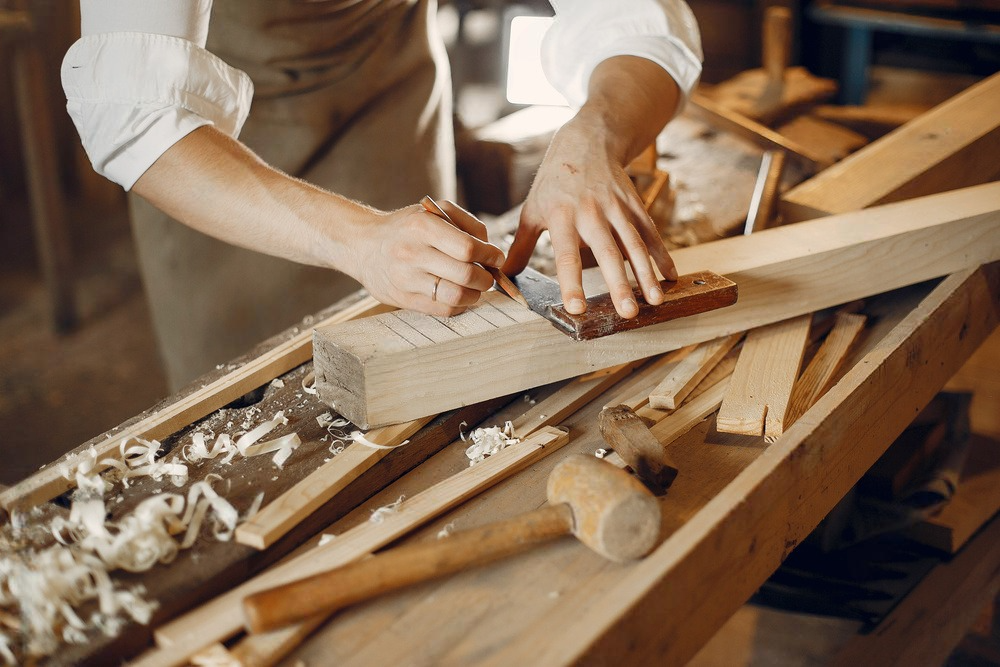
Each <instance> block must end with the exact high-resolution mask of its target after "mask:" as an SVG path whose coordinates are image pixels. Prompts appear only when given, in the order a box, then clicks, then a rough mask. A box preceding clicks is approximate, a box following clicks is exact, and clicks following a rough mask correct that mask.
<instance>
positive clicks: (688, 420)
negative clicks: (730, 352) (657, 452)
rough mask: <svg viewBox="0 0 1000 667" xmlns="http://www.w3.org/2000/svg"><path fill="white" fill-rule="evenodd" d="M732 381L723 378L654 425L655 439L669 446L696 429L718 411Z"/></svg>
mask: <svg viewBox="0 0 1000 667" xmlns="http://www.w3.org/2000/svg"><path fill="white" fill-rule="evenodd" d="M730 379H731V378H730V377H725V378H723V379H722V380H720V381H719V382H717V383H715V384H714V385H712V386H711V387H710V388H708V389H706V390H705V391H704V393H702V394H700V395H698V396H697V397H695V398H692V399H691V400H690V401H688V402H687V403H685V404H684V405H682V406H681V407H680V408H678V409H677V410H676V411H674V412H672V413H671V414H669V415H667V416H665V417H664V418H663V419H661V420H660V421H659V422H657V423H656V424H654V425H653V427H652V428H651V429H650V430H651V431H652V432H653V437H655V438H656V439H657V440H659V441H660V443H661V444H664V445H669V444H670V443H671V442H673V441H674V440H676V439H677V438H679V437H681V436H682V435H684V434H685V433H687V432H688V431H690V430H691V429H692V428H694V426H695V424H697V423H698V422H700V421H702V420H703V419H705V418H706V417H708V416H709V415H710V414H712V413H713V412H715V411H716V410H718V409H719V406H720V405H722V399H723V397H725V395H726V390H727V388H728V387H729V385H730Z"/></svg>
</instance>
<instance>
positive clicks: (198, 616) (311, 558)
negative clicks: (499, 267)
mask: <svg viewBox="0 0 1000 667" xmlns="http://www.w3.org/2000/svg"><path fill="white" fill-rule="evenodd" d="M505 298H506V297H505ZM632 368H633V365H632V364H626V365H622V366H620V367H618V368H616V369H613V370H612V371H611V372H606V373H599V374H595V375H593V376H591V377H589V378H586V379H576V380H572V381H571V382H569V383H567V385H566V386H565V387H563V388H561V389H560V390H558V391H556V393H554V394H553V395H552V396H550V397H549V398H547V399H545V400H543V401H540V402H538V403H537V404H535V405H534V406H532V407H531V408H530V409H529V410H528V411H527V412H525V413H524V414H523V415H522V416H521V417H520V418H518V419H516V420H515V423H514V427H515V433H517V434H518V435H519V436H521V437H522V438H523V440H522V442H521V443H520V444H519V445H516V446H513V447H509V448H507V449H505V450H503V451H501V452H499V453H498V454H496V455H494V456H492V457H489V458H488V459H486V460H485V461H483V462H481V463H479V464H477V465H476V466H474V467H472V468H467V469H465V470H463V471H462V472H461V473H459V474H458V475H454V476H452V477H450V478H447V479H445V480H443V481H442V482H439V483H438V484H437V485H435V486H433V487H431V488H430V489H428V490H426V491H424V492H421V493H419V494H417V495H415V496H413V497H411V498H407V499H405V500H404V501H403V502H402V503H401V504H400V506H399V508H398V509H397V511H396V512H395V513H393V514H391V515H389V516H387V517H386V518H385V520H384V521H383V522H382V523H379V524H371V523H365V524H362V525H361V526H358V527H357V529H352V531H353V532H351V533H350V534H351V537H350V538H349V539H348V535H347V533H345V534H344V535H340V536H338V537H337V538H336V540H334V541H333V542H330V543H329V544H327V545H324V546H322V547H316V548H315V549H313V550H310V551H309V552H307V553H306V554H304V555H303V556H301V557H299V558H297V559H294V560H292V561H289V562H288V563H287V564H283V565H280V566H278V567H276V568H273V569H272V570H268V571H267V572H265V573H264V574H262V575H260V576H258V577H256V578H254V579H252V580H250V581H249V582H247V583H245V584H243V585H241V586H239V587H237V588H235V589H233V590H231V591H229V592H228V593H225V594H224V595H221V596H219V597H217V598H215V599H214V600H212V601H211V602H209V603H207V604H205V605H203V606H202V607H199V608H198V609H195V610H193V611H191V612H190V613H188V614H186V615H184V616H182V617H180V618H178V619H176V620H174V621H172V622H170V623H168V624H166V625H164V626H162V627H160V628H158V629H157V630H156V632H155V636H156V640H157V643H158V644H159V645H160V646H161V647H162V648H163V649H164V650H163V651H160V652H156V651H154V652H150V653H149V654H148V655H146V656H144V658H143V660H144V662H141V663H140V664H150V665H154V664H180V662H183V661H184V660H186V659H187V658H188V657H190V656H191V655H192V654H193V653H194V652H197V651H198V650H200V649H202V648H204V647H205V646H209V645H211V644H212V643H214V642H217V641H221V640H224V639H226V638H227V637H230V636H231V635H233V634H235V633H236V632H238V631H239V628H240V624H241V612H240V608H239V605H240V601H241V600H242V597H243V595H245V594H246V593H248V592H250V591H251V587H256V586H258V585H259V586H260V588H267V587H270V586H272V585H277V583H281V582H283V581H288V580H292V579H297V578H300V577H302V576H306V575H307V574H310V573H315V572H319V571H322V570H323V569H328V568H330V567H335V566H336V565H337V564H340V563H341V561H340V560H337V559H340V558H343V556H342V555H338V554H342V553H345V551H344V550H351V549H353V550H354V551H351V553H357V554H358V555H357V556H356V557H360V556H361V555H363V554H364V553H368V552H369V551H371V550H374V549H377V548H379V547H380V546H384V545H385V544H387V543H389V542H391V541H392V540H394V539H396V538H398V537H399V536H401V535H403V534H405V533H406V532H408V531H409V530H412V529H413V528H415V527H416V526H419V525H420V524H422V523H424V522H426V521H428V520H429V519H431V518H433V517H435V516H437V515H439V514H441V513H443V512H445V511H446V510H447V509H449V508H451V507H454V506H455V505H457V504H458V503H460V502H462V501H463V500H465V499H466V498H468V497H470V496H472V495H475V494H476V493H478V492H479V491H481V490H482V489H484V488H488V487H489V486H491V485H493V484H495V483H497V482H498V481H500V480H502V479H505V478H506V477H507V476H509V475H512V474H514V473H515V472H516V471H517V470H520V469H521V468H523V467H524V466H527V465H530V464H531V463H532V462H534V461H536V460H538V459H539V458H541V457H544V456H546V455H548V454H549V453H551V452H552V451H554V450H555V449H557V448H558V447H561V446H562V445H563V444H565V439H564V435H563V434H562V433H561V432H559V431H555V430H553V429H552V428H551V427H550V425H551V424H556V423H559V422H560V421H562V420H563V419H565V418H566V416H568V415H569V414H572V412H575V411H576V410H577V409H579V407H581V406H582V405H585V404H586V403H589V402H590V401H591V400H593V399H594V398H596V397H597V396H599V395H600V394H601V393H603V392H604V391H606V390H607V389H608V388H609V387H611V386H613V385H614V384H615V383H617V382H618V381H620V380H621V379H622V378H623V377H625V376H626V375H627V374H628V373H630V372H631V371H632ZM461 444H462V443H456V446H458V445H461ZM352 544H353V545H355V546H354V547H352V546H351V545H352ZM357 545H360V546H357ZM357 549H361V550H362V551H357ZM365 549H367V551H364V550H365ZM362 552H363V553H362ZM344 562H346V561H344ZM310 568H312V569H310ZM281 577H285V578H284V579H280V578H281ZM279 579H280V580H279ZM260 588H252V590H259V589H260ZM273 639H274V638H272V640H273ZM276 644H278V645H282V642H280V641H278V642H276Z"/></svg>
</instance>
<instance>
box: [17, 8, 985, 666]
mask: <svg viewBox="0 0 1000 667" xmlns="http://www.w3.org/2000/svg"><path fill="white" fill-rule="evenodd" d="M688 1H689V4H690V5H691V7H692V9H693V10H694V12H695V14H696V15H697V17H698V19H699V23H700V27H701V31H702V39H703V45H704V51H705V70H704V76H703V83H704V84H706V85H711V84H715V83H718V82H721V81H724V80H726V79H728V78H730V77H732V76H734V75H736V74H738V73H740V72H742V71H744V70H747V69H750V68H754V67H759V66H760V61H761V56H760V53H761V19H762V16H763V14H764V11H765V8H766V7H765V5H766V4H768V3H762V2H753V1H751V0H688ZM76 4H77V3H76V2H72V1H69V0H28V1H26V2H21V3H18V2H10V1H8V2H3V1H2V0H0V461H2V463H0V484H11V483H13V482H15V481H17V480H19V479H21V478H23V477H25V476H26V475H28V474H30V473H31V472H32V471H33V470H35V469H36V468H38V467H39V466H40V465H41V464H43V463H46V462H48V461H51V460H53V459H55V458H56V457H58V456H59V455H61V454H62V453H63V452H65V451H67V450H69V449H71V448H73V447H75V446H77V445H79V444H80V443H81V442H83V441H85V440H87V439H88V438H90V437H92V436H94V435H95V434H97V433H100V432H102V431H105V430H107V429H109V428H110V427H112V426H114V425H116V424H118V423H120V422H121V421H123V420H125V419H126V418H128V417H131V416H132V415H134V414H136V413H138V412H140V411H142V410H144V409H146V408H148V407H149V406H151V405H153V404H154V403H156V402H157V401H158V400H160V399H161V398H163V397H164V396H165V395H166V394H167V386H166V382H165V379H164V376H163V373H162V371H161V369H160V365H159V360H158V357H157V352H156V347H155V342H154V339H153V333H152V328H151V326H150V319H149V310H148V306H147V304H146V301H145V299H144V296H143V291H142V286H141V283H140V279H139V273H138V269H137V265H136V257H135V254H134V251H133V247H132V242H131V238H130V232H129V225H128V220H127V217H126V210H125V199H124V194H123V193H122V192H121V190H120V189H119V188H118V187H117V186H114V185H112V184H109V183H107V182H105V181H104V180H102V179H101V178H100V177H98V176H96V175H94V174H93V172H92V171H91V169H90V165H89V163H88V162H87V160H86V157H85V156H84V155H83V152H82V149H81V148H80V145H79V140H78V138H77V136H76V133H75V131H74V130H73V128H72V125H71V123H70V121H69V118H68V117H67V115H66V113H65V112H64V110H63V96H62V90H61V87H60V85H59V77H58V70H59V63H60V61H61V59H62V55H63V53H64V52H65V50H66V49H67V48H68V46H69V45H70V44H71V43H72V42H73V41H74V39H75V33H76V31H77V30H78V21H79V19H78V12H77V8H76ZM833 4H834V3H833V2H830V1H827V0H803V1H802V2H790V3H788V4H787V5H786V6H788V7H789V9H790V10H791V11H792V15H793V25H794V27H795V30H794V40H793V42H792V63H794V64H800V65H803V66H805V67H806V68H807V69H808V70H809V71H810V72H812V73H813V74H815V75H818V76H822V77H830V78H833V79H837V80H838V82H839V84H840V93H839V94H840V96H841V98H840V101H842V102H852V103H855V104H857V103H862V102H864V103H866V104H870V105H884V106H887V107H888V106H893V107H895V108H908V109H910V112H911V113H912V114H913V115H916V114H917V113H919V112H920V111H922V110H926V109H930V108H931V107H933V106H934V105H936V104H938V103H939V102H941V101H943V100H945V99H947V98H948V97H950V96H952V95H954V94H956V93H958V92H960V91H961V90H963V89H965V88H966V87H968V86H969V85H971V84H973V83H975V82H976V81H978V80H980V79H982V78H984V77H986V76H989V75H991V74H993V73H995V72H996V71H997V70H998V69H1000V46H998V44H1000V41H998V38H997V35H998V32H997V31H1000V25H997V24H1000V10H998V7H997V3H996V2H990V1H989V0H979V1H978V2H977V1H974V0H902V1H901V0H857V1H855V2H851V6H852V7H856V8H857V7H860V8H874V9H878V10H881V11H888V12H900V16H901V17H902V18H901V20H902V21H904V22H905V20H907V17H912V16H914V15H916V16H919V17H927V18H930V19H945V20H950V19H953V18H956V17H957V18H960V19H961V21H962V22H964V25H967V26H972V27H973V28H970V29H972V30H973V34H963V33H962V32H961V30H952V29H945V28H944V27H940V26H938V28H937V29H935V28H934V25H935V24H933V23H930V24H928V25H930V26H931V27H929V28H927V29H925V30H913V31H899V30H894V29H893V27H892V26H891V25H887V24H882V26H881V29H879V30H875V31H869V32H868V33H865V31H863V30H858V29H857V28H855V29H853V30H852V29H849V28H847V27H845V24H844V23H843V22H838V21H837V20H836V15H835V14H834V13H832V12H831V11H830V9H831V5H833ZM837 4H845V5H846V4H847V3H840V2H838V3H837ZM549 13H551V12H550V10H549V8H548V3H547V2H537V1H534V2H521V3H515V2H503V1H502V0H455V1H452V2H447V1H443V2H442V6H441V8H440V12H439V18H440V24H441V29H442V31H443V34H444V35H445V37H446V39H447V42H448V47H449V51H450V53H451V56H452V75H453V80H454V85H455V93H456V125H457V127H458V128H459V132H458V137H459V141H458V146H459V163H460V164H463V163H468V162H469V159H470V158H469V157H468V154H465V155H463V150H466V149H467V150H473V149H472V148H470V143H469V142H468V141H464V140H465V139H467V138H468V137H469V136H472V135H474V133H475V132H476V131H477V130H479V129H480V128H483V127H484V126H487V125H489V124H490V123H492V122H493V121H495V120H497V119H498V118H500V117H502V116H505V115H507V114H510V113H511V112H513V111H516V110H518V109H520V108H521V106H519V105H513V104H510V103H508V102H507V101H506V98H505V92H504V79H505V75H506V55H507V54H506V52H505V43H506V37H507V30H508V28H507V26H508V25H509V22H510V19H511V18H512V17H513V16H518V15H545V14H549ZM984 26H985V27H984ZM983 35H986V37H983ZM991 35H992V37H990V36H991ZM997 113H1000V110H997ZM470 133H471V134H470ZM463 158H464V159H463ZM460 176H464V177H465V180H464V186H465V191H466V193H467V194H470V196H469V199H470V200H472V201H473V202H476V203H478V204H479V206H477V207H476V208H477V210H479V212H482V213H484V214H487V215H488V214H495V213H498V212H499V211H496V210H489V209H491V208H496V207H497V206H498V204H497V203H496V202H497V201H499V202H501V204H502V203H503V202H506V201H507V200H508V199H509V198H510V197H511V193H509V192H505V193H496V192H484V191H482V190H481V187H482V185H481V184H482V182H483V181H482V179H481V177H480V176H477V175H476V174H474V173H468V172H463V173H461V174H460ZM473 186H474V187H473ZM32 188H41V190H40V192H42V193H43V197H44V193H53V192H54V193H57V198H56V200H55V201H54V204H53V205H52V206H51V208H50V209H49V210H46V211H42V212H39V211H38V210H33V209H32V206H31V196H30V194H31V192H32ZM473 193H474V194H473ZM51 201H52V200H51V198H50V203H51ZM40 217H41V218H45V220H40V219H39V218H40ZM43 223H45V224H43ZM952 388H955V389H963V390H975V391H976V398H975V400H974V403H973V408H972V420H973V430H974V431H976V432H977V433H979V434H981V435H984V436H989V437H992V438H1000V337H998V336H997V335H996V334H994V335H993V336H992V337H991V338H990V339H989V340H988V341H987V342H986V344H984V346H983V347H982V348H981V349H980V351H979V352H978V353H977V354H976V355H975V356H974V357H973V358H972V359H971V360H970V361H969V363H968V364H967V365H966V367H965V368H964V369H963V371H962V372H961V373H960V374H959V376H958V377H957V378H956V380H955V381H953V383H952ZM793 616H794V618H793ZM792 623H795V624H797V625H795V626H794V627H796V628H797V630H796V631H794V632H789V631H788V628H789V627H792V626H791V625H790V624H792ZM843 627H844V626H843V624H841V623H839V619H829V618H824V617H819V616H802V615H792V614H788V613H785V612H777V611H769V610H766V609H762V608H759V607H758V608H754V609H752V610H748V611H747V612H746V613H743V612H741V613H740V614H738V615H737V616H736V617H734V619H733V620H732V621H730V623H729V624H728V625H727V626H726V627H725V628H724V629H723V630H722V631H721V632H720V633H719V635H718V636H717V637H716V640H715V641H713V642H712V643H710V644H709V645H708V646H706V648H705V649H704V650H703V651H702V653H701V654H700V655H699V657H698V658H697V659H696V661H695V663H696V664H699V665H723V664H726V665H731V664H822V662H823V660H822V658H823V655H824V654H825V652H826V651H827V650H829V648H830V647H831V646H833V645H835V644H836V642H838V641H842V640H843V639H844V636H843V633H844V632H845V630H843ZM852 627H853V626H852ZM850 631H851V632H853V629H851V630H850ZM755 638H756V640H755ZM949 664H955V665H987V664H1000V634H998V632H997V624H996V623H994V622H993V620H992V616H991V614H989V613H987V612H985V611H984V617H983V620H982V622H981V623H979V624H977V629H976V631H975V632H974V633H973V635H971V636H970V637H969V638H967V639H966V641H965V642H964V643H963V645H962V646H961V647H960V648H959V650H958V651H957V653H956V654H955V656H953V657H952V659H951V661H950V662H949Z"/></svg>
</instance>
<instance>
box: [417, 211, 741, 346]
mask: <svg viewBox="0 0 1000 667" xmlns="http://www.w3.org/2000/svg"><path fill="white" fill-rule="evenodd" d="M420 203H421V204H422V205H423V207H424V209H425V210H427V211H428V212H430V213H434V214H435V215H439V216H441V217H442V218H444V219H445V220H448V221H449V222H450V221H451V219H450V218H449V217H448V214H447V213H445V212H444V211H443V210H442V209H441V207H440V206H438V205H437V203H436V202H434V200H433V199H431V198H430V197H424V198H423V199H422V200H420ZM484 268H486V269H487V270H488V271H489V272H490V273H491V274H492V275H493V279H494V280H495V281H496V284H497V289H498V290H499V291H500V292H502V293H504V294H506V295H507V296H509V297H510V298H511V299H513V300H514V301H517V302H518V303H520V304H521V305H523V306H524V307H525V308H529V309H530V310H532V311H534V312H535V313H538V314H539V315H541V316H542V317H544V318H545V319H547V320H549V321H550V322H551V323H552V324H553V326H555V327H556V328H557V329H559V330H560V331H562V332H563V333H565V334H566V335H568V336H569V337H570V338H572V339H573V340H591V339H594V338H601V337H602V336H609V335H611V334H615V333H619V332H622V331H630V330H632V329H639V328H641V327H645V326H649V325H651V324H659V323H660V322H666V321H668V320H675V319H677V318H680V317H687V316H689V315H697V314H698V313H704V312H708V311H710V310H716V309H718V308H725V307H726V306H731V305H733V304H734V303H736V299H737V298H738V296H739V291H738V289H737V286H736V283H734V282H733V281H732V280H729V279H728V278H726V277H724V276H720V275H718V274H717V273H713V272H711V271H700V272H697V273H689V274H686V275H683V276H680V277H679V278H678V279H677V280H676V281H669V280H663V281H660V289H661V290H663V303H661V304H659V305H656V306H653V305H650V304H648V303H646V299H645V297H644V296H643V295H642V292H641V290H640V289H639V288H638V287H635V288H633V290H632V292H633V297H634V299H635V302H636V304H638V306H639V314H638V315H636V316H635V317H633V318H629V319H626V318H624V317H621V316H620V315H619V314H618V312H617V311H616V310H615V305H614V302H613V301H612V299H611V294H610V293H605V294H599V295H597V296H592V297H590V298H588V299H587V310H586V311H585V312H584V313H582V314H580V315H574V314H572V313H570V312H568V311H567V310H566V308H565V307H564V306H563V303H562V294H561V292H560V291H559V283H558V282H556V281H555V280H553V279H552V278H549V277H548V276H546V275H544V274H542V273H539V272H538V271H535V270H534V269H531V268H527V269H524V271H522V272H521V273H520V274H518V275H517V276H514V277H508V276H506V275H504V273H503V272H502V271H501V270H500V269H497V268H495V267H484Z"/></svg>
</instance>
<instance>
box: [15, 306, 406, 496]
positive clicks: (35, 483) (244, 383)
mask: <svg viewBox="0 0 1000 667" xmlns="http://www.w3.org/2000/svg"><path fill="white" fill-rule="evenodd" d="M390 310H392V307H391V306H386V305H384V304H381V303H379V302H378V301H375V299H372V298H370V297H367V298H364V299H362V300H361V301H359V302H358V303H356V304H354V305H352V306H349V307H348V308H345V309H344V310H342V311H341V312H339V313H336V314H334V315H331V316H330V317H328V318H326V319H325V320H323V321H322V322H319V323H317V324H316V326H317V327H326V326H332V325H334V324H338V323H341V322H346V321H348V320H353V319H356V318H361V317H368V316H370V315H377V314H380V313H385V312H388V311H390ZM311 354H312V330H309V331H303V332H302V333H300V334H298V335H296V336H295V337H294V338H292V339H290V340H288V341H287V342H285V343H282V344H281V345H278V346H276V347H275V348H274V349H272V350H269V351H267V352H265V353H264V354H262V355H260V356H259V357H257V358H255V359H252V360H250V361H248V362H247V363H245V364H244V365H243V366H241V367H240V368H238V369H236V370H234V371H233V372H231V373H227V374H226V375H224V376H222V377H221V378H219V379H218V380H215V381H214V382H212V383H211V384H209V385H207V386H205V387H202V388H201V389H199V390H198V391H195V392H193V393H192V394H190V395H188V396H185V397H183V398H181V399H180V400H178V401H177V402H176V403H173V404H171V405H168V406H167V407H165V408H162V409H160V410H157V411H156V412H155V413H154V414H152V415H150V416H148V417H146V418H145V419H142V420H140V421H139V422H137V423H136V424H133V425H132V426H130V427H128V428H126V429H124V430H123V431H121V432H120V433H115V434H113V436H112V437H110V438H108V439H106V440H102V441H100V442H98V443H96V444H94V448H95V449H96V451H97V460H98V461H100V460H101V459H104V458H107V457H109V456H110V457H115V456H117V453H118V443H120V442H121V441H122V440H128V439H131V438H145V439H147V440H153V439H162V438H165V437H166V436H168V435H171V434H172V433H174V432H176V431H177V430H179V429H181V428H183V427H185V426H187V425H188V424H190V423H191V422H193V421H195V420H196V419H201V418H202V417H204V416H205V415H207V414H209V413H211V412H212V411H214V410H218V409H219V408H221V407H223V406H224V405H226V404H227V403H231V402H232V401H234V400H236V399H237V398H239V397H240V396H243V395H244V394H246V393H247V392H248V391H251V390H253V389H256V388H257V387H259V386H261V385H262V384H264V383H266V382H269V381H271V380H273V379H274V378H276V377H277V376H279V375H281V374H282V373H286V372H288V371H290V370H291V369H293V368H295V367H296V366H298V365H300V364H303V363H305V362H306V361H308V360H309V357H310V355H311ZM89 449H90V448H89V447H88V446H84V447H79V448H77V449H76V450H74V451H73V452H70V453H69V454H67V455H66V456H64V457H63V458H62V459H61V460H59V461H57V462H55V463H52V464H49V465H48V466H46V467H45V468H43V469H42V470H40V471H38V472H37V473H35V474H34V475H32V476H31V477H29V478H27V479H25V480H23V481H21V482H20V483H18V484H16V485H14V486H13V487H11V488H10V489H8V490H7V491H5V492H3V493H0V507H4V508H6V509H8V510H9V509H23V508H27V507H31V506H33V505H37V504H39V503H43V502H45V501H47V500H51V499H52V498H55V497H56V496H58V495H59V494H61V493H63V492H65V491H67V490H69V489H70V488H72V485H73V483H74V482H73V481H72V480H69V479H66V478H65V477H64V476H63V472H64V471H66V470H71V469H73V468H74V467H75V466H76V465H77V464H78V463H79V462H80V461H82V460H84V459H83V457H89V454H88V452H89ZM95 466H96V467H95V470H96V471H100V470H104V469H106V468H107V466H102V465H101V464H99V463H97V464H95Z"/></svg>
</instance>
